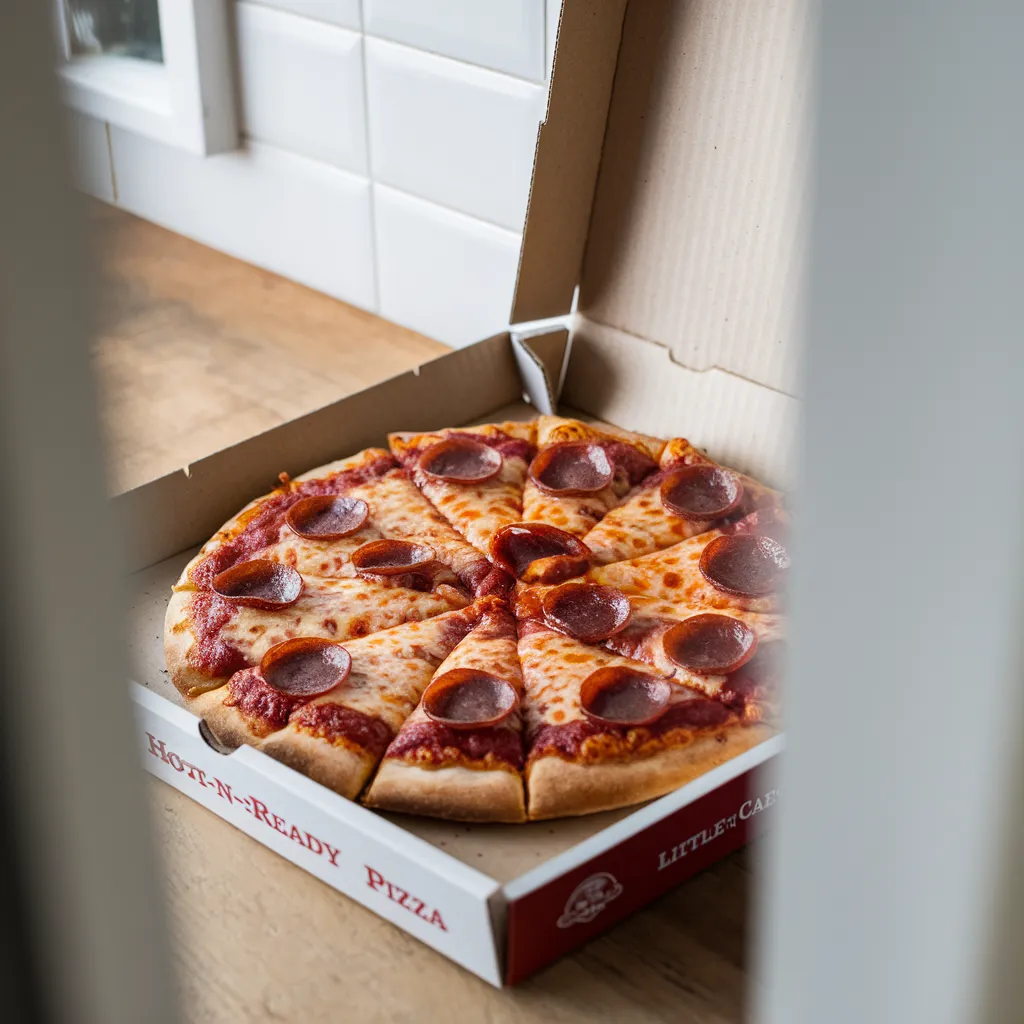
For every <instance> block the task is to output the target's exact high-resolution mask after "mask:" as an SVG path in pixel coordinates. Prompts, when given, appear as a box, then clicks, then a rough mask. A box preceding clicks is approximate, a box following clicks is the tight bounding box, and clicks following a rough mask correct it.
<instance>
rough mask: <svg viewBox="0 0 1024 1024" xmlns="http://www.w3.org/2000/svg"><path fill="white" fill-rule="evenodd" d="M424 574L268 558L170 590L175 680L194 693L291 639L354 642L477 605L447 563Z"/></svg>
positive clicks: (170, 659)
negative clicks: (313, 569)
mask: <svg viewBox="0 0 1024 1024" xmlns="http://www.w3.org/2000/svg"><path fill="white" fill-rule="evenodd" d="M380 543H384V544H387V543H389V542H380ZM394 543H397V542H394ZM390 568H394V566H392V567H390ZM423 572H424V575H423V576H421V577H417V576H413V575H411V574H408V573H407V574H405V575H392V576H387V575H380V576H378V577H377V578H376V579H373V578H362V577H349V578H342V579H325V578H322V577H317V576H306V577H303V576H302V575H301V574H300V573H299V572H297V571H296V570H295V569H293V568H292V567H291V566H289V565H285V564H283V563H281V562H271V561H267V560H265V559H262V558H256V559H250V560H248V561H245V562H239V563H237V564H235V565H233V566H232V567H231V568H230V569H227V570H225V571H224V572H222V573H219V574H218V575H217V576H216V577H214V581H213V583H212V584H211V589H208V590H200V589H197V588H195V587H194V586H193V587H190V586H186V587H185V588H184V589H177V590H175V592H174V593H173V594H172V595H171V600H170V603H169V604H168V606H167V614H166V618H165V620H164V651H165V655H166V660H167V667H168V670H169V672H170V676H171V681H172V682H173V683H174V685H175V686H176V687H177V688H178V690H179V691H180V692H181V693H182V694H183V695H184V696H192V695H195V694H197V693H201V692H202V691H204V690H209V689H212V688H214V687H218V686H221V685H222V684H223V683H224V682H225V681H226V680H227V679H228V677H229V676H231V675H232V674H233V673H234V672H237V671H239V670H240V669H243V668H246V667H249V666H253V665H258V664H259V663H260V659H261V658H262V657H263V656H264V654H266V652H267V651H268V650H269V649H270V648H271V647H272V646H274V645H275V644H278V643H281V642H282V641H284V640H288V639H291V638H293V637H302V636H305V637H320V638H323V639H325V640H339V641H340V640H350V639H353V638H356V637H362V636H366V635H367V634H369V633H374V632H376V631H377V630H381V629H387V628H388V627H390V626H397V625H400V624H401V623H404V622H412V621H417V620H420V619H426V618H429V617H430V616H432V615H439V614H441V613H442V612H448V611H452V610H454V609H457V608H463V607H465V606H466V605H468V604H469V603H470V600H471V599H470V597H469V595H468V594H467V593H466V591H465V589H464V588H463V587H462V586H461V585H460V584H459V581H458V580H457V578H456V577H455V575H454V573H452V572H451V570H450V569H447V567H439V566H438V565H437V564H436V563H435V564H431V565H427V566H424V567H423ZM403 582H404V583H412V584H414V585H415V586H404V585H402V583H403Z"/></svg>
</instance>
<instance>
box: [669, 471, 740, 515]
mask: <svg viewBox="0 0 1024 1024" xmlns="http://www.w3.org/2000/svg"><path fill="white" fill-rule="evenodd" d="M742 497H743V485H742V484H741V483H740V481H739V479H738V478H737V477H736V475H735V474H734V473H730V472H729V471H728V470H727V469H722V467H721V466H709V465H707V464H705V463H697V464H695V465H692V466H681V467H680V468H679V469H674V470H673V471H672V472H671V473H669V475H668V476H667V477H665V479H664V481H663V482H662V485H661V504H662V506H663V507H664V508H665V510H666V511H667V512H670V513H672V515H674V516H682V517H683V518H684V519H696V520H709V519H721V518H722V516H727V515H728V514H729V513H730V512H732V511H734V510H735V509H736V506H737V505H739V503H740V499H741V498H742Z"/></svg>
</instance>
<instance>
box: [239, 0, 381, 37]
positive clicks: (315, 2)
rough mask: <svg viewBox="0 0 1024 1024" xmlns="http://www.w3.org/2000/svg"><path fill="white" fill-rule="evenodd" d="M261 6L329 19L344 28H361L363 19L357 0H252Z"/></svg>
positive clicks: (322, 19) (316, 19)
mask: <svg viewBox="0 0 1024 1024" xmlns="http://www.w3.org/2000/svg"><path fill="white" fill-rule="evenodd" d="M253 2H254V3H258V4H260V5H261V6H263V7H276V8H277V9H278V10H279V11H291V13H292V14H301V15H302V16H303V17H304V18H313V19H314V20H315V21H329V22H331V24H332V25H341V26H343V27H344V28H354V29H356V30H357V31H358V30H359V29H360V28H362V22H363V19H362V17H361V15H360V11H359V0H253Z"/></svg>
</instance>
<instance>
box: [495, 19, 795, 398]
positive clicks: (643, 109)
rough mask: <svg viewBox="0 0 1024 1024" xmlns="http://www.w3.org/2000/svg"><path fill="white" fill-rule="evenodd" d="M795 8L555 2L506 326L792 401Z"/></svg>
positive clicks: (793, 390)
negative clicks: (761, 388) (560, 325)
mask: <svg viewBox="0 0 1024 1024" xmlns="http://www.w3.org/2000/svg"><path fill="white" fill-rule="evenodd" d="M813 26H814V18H813V16H812V8H811V4H810V2H809V0H780V2H778V3H772V4H759V3H750V2H749V0H689V2H687V3H678V2H676V0H630V2H628V4H627V3H625V2H624V0H565V2H564V6H563V10H562V23H561V29H560V32H559V41H558V47H557V50H556V54H555V64H554V69H553V73H552V81H551V94H550V97H549V105H548V117H547V120H546V121H545V123H544V124H543V125H542V126H541V130H540V133H539V137H538V145H537V152H536V159H535V165H534V178H533V188H532V193H531V198H530V206H529V212H528V215H527V220H526V227H525V230H524V234H523V245H522V251H521V255H520V268H519V279H518V283H517V289H516V296H515V301H514V304H513V308H512V323H513V324H515V323H521V322H524V321H527V320H532V319H540V318H545V317H551V316H559V315H563V314H565V313H567V312H569V310H570V308H571V304H572V298H573V292H574V289H575V288H576V286H577V285H578V286H579V303H578V311H579V314H580V315H581V317H583V318H585V319H586V320H590V321H593V322H595V323H597V324H602V325H607V326H610V327H614V328H617V329H619V330H621V331H623V332H624V333H625V334H626V335H629V336H631V337H636V338H642V339H645V340H649V341H653V342H657V343H658V344H661V345H664V346H665V347H667V348H668V349H669V350H670V351H671V353H672V356H673V358H674V359H675V361H676V362H678V363H679V364H681V365H683V366H687V367H689V368H691V369H693V370H698V371H705V370H711V369H714V368H720V369H722V370H726V371H729V372H731V373H734V374H737V375H739V376H742V377H745V378H747V379H749V380H751V381H756V382H758V383H761V384H764V385H767V386H768V387H770V388H773V389H775V390H778V391H783V392H786V393H788V394H795V393H796V380H797V374H798V363H799V345H798V333H799V311H800V303H801V292H802V277H803V264H802V261H803V252H804V245H803V208H804V197H805V193H806V189H807V184H806V183H807V177H808V175H807V164H808V160H807V135H808V132H807V125H808V107H809V100H808V97H809V90H810V81H811V70H812V60H811V53H812V50H811V46H810V41H811V39H812V36H813Z"/></svg>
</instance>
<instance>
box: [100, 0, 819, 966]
mask: <svg viewBox="0 0 1024 1024" xmlns="http://www.w3.org/2000/svg"><path fill="white" fill-rule="evenodd" d="M768 6H769V5H754V6H753V8H752V6H751V5H744V4H740V3H739V2H738V0H737V2H732V0H699V2H697V3H694V4H687V5H676V4H672V3H670V2H667V0H666V2H660V0H658V2H655V0H633V2H631V3H627V2H626V0H565V3H564V6H563V11H562V22H561V29H560V34H559V42H558V47H557V52H556V58H555V65H554V72H553V74H552V84H551V89H550V94H549V101H548V111H547V117H546V120H545V122H544V123H543V124H542V126H541V130H540V132H539V138H538V147H537V154H536V161H535V169H534V179H533V186H532V193H531V201H530V207H529V213H528V216H527V222H526V227H525V230H524V235H523V245H522V253H521V261H520V270H519V280H518V284H517V289H516V293H515V298H514V304H513V311H512V318H511V319H512V322H513V323H514V324H517V325H519V326H517V327H516V328H514V329H513V331H512V332H511V333H508V334H501V335H497V336H495V337H492V338H488V339H485V340H483V341H481V342H479V343H477V344H475V345H472V346H470V347H468V348H464V349H461V350H458V351H455V352H452V353H450V354H448V355H445V356H443V357H441V358H439V359H436V360H433V361H431V362H429V363H426V364H424V365H423V366H421V367H419V368H417V369H416V370H413V371H409V372H407V373H404V374H401V375H399V376H397V377H394V378H392V379H390V380H387V381H385V382H383V383H381V384H378V385H377V386H375V387H372V388H369V389H367V390H365V391H361V392H359V393H357V394H354V395H350V396H348V397H346V398H343V399H341V400H339V401H337V402H335V403H333V404H331V405H328V406H325V407H324V408H321V409H319V410H317V411H315V412H312V413H309V414H308V415H305V416H302V417H299V418H298V419H295V420H292V421H291V422H289V423H286V424H284V425H282V426H280V427H277V428H275V429H273V430H270V431H267V432H266V433H263V434H260V435H258V436H256V437H253V438H250V439H249V440H247V441H244V442H241V443H239V444H237V445H234V446H232V447H230V448H227V449H224V450H223V451H220V452H217V453H215V454H214V455H211V456H209V457H208V458H205V459H203V460H201V461H199V462H197V463H195V464H193V465H191V466H189V467H187V468H186V469H184V470H181V471H179V472H175V473H171V474H168V475H167V476H165V477H162V478H160V479H158V480H154V481H152V482H151V483H148V484H146V485H144V486H142V487H138V488H135V489H134V490H131V491H128V492H126V493H125V494H122V495H120V496H118V498H116V499H115V506H116V509H117V512H118V514H119V516H120V517H121V521H122V522H123V524H124V533H125V536H126V537H127V548H128V557H129V561H130V568H131V570H132V573H133V575H132V583H133V590H132V593H133V600H132V630H131V653H132V664H133V676H134V682H133V683H132V695H133V699H134V702H135V707H136V711H137V715H136V722H137V738H138V743H139V749H140V752H141V756H142V760H143V763H144V765H145V767H146V768H147V769H148V770H149V771H150V772H151V773H152V774H154V775H155V776H157V777H158V778H161V779H163V780H164V781H166V782H167V783H169V784H170V785H172V786H174V787H175V788H177V789H179V790H180V791H181V792H183V793H186V794H187V795H189V796H190V797H192V798H193V799H194V800H196V801H198V802H199V803H201V804H203V805H204V806H205V807H207V808H208V809H209V810H211V811H213V812H214V813H215V814H217V815H218V816H220V817H222V818H224V819H225V820H226V821H229V822H231V823H232V824H233V825H235V826H236V827H238V828H240V829H241V830H243V831H244V832H246V833H247V834H249V835H250V836H252V837H253V838H254V839H256V840H258V841H259V842H261V843H263V844H264V845H266V846H268V847H270V848H271V849H273V850H275V851H277V852H278V853H280V854H281V855H282V856H284V857H286V858H287V859H288V860H290V861H292V862H293V863H295V864H297V865H298V866H300V867H302V868H303V869H305V870H307V871H309V872H310V873H312V874H314V875H316V876H317V877H318V878H320V879H322V880H323V881H324V882H326V883H327V884H328V885H330V886H332V887H333V888H335V889H338V890H339V891H341V892H344V893H346V894H347V895H349V896H351V897H352V898H354V899H356V900H358V901H359V902H360V903H362V904H363V905H365V906H366V907H368V908H370V909H371V910H373V911H374V912H375V913H377V914H379V915H380V916H382V917H385V918H386V919H388V920H389V921H391V922H392V923H394V924H396V925H397V926H398V927H400V928H402V929H404V930H405V931H406V932H408V933H409V934H411V935H414V936H415V937H417V938H418V939H420V940H421V941H423V942H425V943H427V944H428V945H430V946H432V947H433V948H434V949H436V950H438V951H439V952H441V953H442V954H444V955H445V956H448V957H450V958H451V959H452V960H455V961H456V962H458V963H460V964H462V965H463V966H465V967H466V968H468V969H469V970H471V971H473V972H474V973H475V974H477V975H479V976H480V977H481V978H484V979H485V980H486V981H488V982H490V983H491V984H493V985H498V986H500V985H503V984H514V983H516V982H518V981H520V980H521V979H523V978H524V977H526V976H527V975H529V974H530V973H532V972H533V971H535V970H537V969H539V968H540V967H542V966H544V965H545V964H547V963H549V962H551V961H552V960H554V959H556V958H557V957H559V956H561V955H562V954H564V953H566V952H568V951H569V950H571V949H573V948H574V947H576V946H578V945H580V944H581V943H583V942H585V941H587V940H588V939H590V938H591V937H593V936H594V935H596V934H597V933H599V932H601V931H603V930H604V929H606V928H608V927H609V926H611V925H612V924H614V923H615V922H616V921H618V920H620V919H621V918H623V917H624V916H626V915H627V914H629V913H631V912H632V911H634V910H636V909H637V908H639V907H641V906H643V905H644V904H645V903H647V902H649V901H650V900H651V899H653V898H654V897H655V896H657V895H658V894H660V893H662V892H664V891H666V890H667V889H669V888H671V887H672V886H675V885H677V884H678V883H679V882H681V881H682V880H684V879H686V878H688V877H690V876H691V875H693V874H694V873H695V872H697V871H700V870H701V869H703V868H704V867H706V866H708V865H709V864H711V863H713V862H714V861H716V860H718V859H719V858H721V857H723V856H725V855H726V854H728V853H729V852H731V851H732V850H734V849H736V848H737V847H739V846H740V845H742V844H744V843H746V842H747V841H749V840H750V839H751V838H752V837H753V836H755V835H756V834H758V833H759V832H760V831H761V830H763V829H764V828H765V827H767V826H768V825H769V824H770V821H771V818H772V816H773V814H774V813H775V812H774V807H775V804H776V796H777V790H776V786H775V783H774V766H773V762H774V759H775V758H776V755H777V754H778V753H779V751H780V749H781V746H782V739H781V737H776V738H773V739H771V740H769V741H767V742H765V743H762V744H761V745H760V746H758V747H755V748H753V749H752V750H749V751H747V752H746V753H745V754H743V755H741V756H740V757H738V758H735V759H734V760H732V761H730V762H728V763H726V764H724V765H722V766H720V767H719V768H717V769H715V770H714V771H712V772H710V773H708V774H706V775H704V776H702V777H700V778H698V779H696V780H694V781H693V782H691V783H689V784H688V785H686V786H684V787H682V788H681V789H679V790H677V791H676V792H674V793H671V794H669V795H667V796H665V797H663V798H661V799H659V800H655V801H652V802H650V803H648V804H646V805H643V806H641V807H639V808H630V809H626V810H622V811H616V812H609V813H605V814H599V815H592V816H589V817H583V818H577V819H563V820H558V821H544V822H535V823H527V824H524V825H498V826H483V825H480V826H467V825H458V824H455V823H451V822H442V821H433V820H427V819H417V818H413V817H407V816H401V815H391V814H384V813H380V812H376V811H371V810H368V809H366V808H364V807H362V806H361V805H359V804H357V803H352V802H350V801H347V800H345V799H343V798H341V797H339V796H337V795H336V794H334V793H333V792H331V791H329V790H327V789H326V788H324V787H322V786H320V785H318V784H316V783H314V782H312V781H311V780H309V779H307V778H306V777H304V776H302V775H300V774H298V773H296V772H294V771H292V770H291V769H289V768H287V767H285V766H284V765H282V764H280V763H278V762H276V761H274V760H272V759H270V758H269V757H267V756H266V755H264V754H262V753H260V752H259V751H257V750H255V749H252V748H249V747H243V748H241V749H238V750H233V751H227V750H225V749H223V748H221V747H219V746H218V745H217V744H216V742H215V741H213V740H212V737H210V736H209V733H208V732H207V731H206V729H205V726H203V725H202V724H201V723H200V721H199V719H197V718H196V717H195V716H193V715H192V714H191V713H190V712H189V711H187V710H186V709H185V708H184V707H183V706H182V703H181V701H180V699H179V698H178V696H177V693H176V691H175V690H174V687H173V686H172V685H171V684H170V682H169V681H168V679H167V674H166V670H165V667H164V663H163V642H162V632H163V630H162V625H163V615H164V610H165V607H166V602H167V599H168V595H169V593H170V585H171V583H172V582H173V581H174V580H175V579H176V577H177V576H178V574H179V572H180V570H181V568H182V567H183V566H184V564H185V563H186V561H187V560H188V559H189V558H190V557H191V555H192V554H193V553H194V551H195V550H196V548H197V547H198V546H199V545H200V544H201V543H202V542H203V541H205V540H206V539H207V538H208V537H209V536H211V535H212V534H213V533H214V532H215V531H216V529H217V528H218V527H219V526H220V525H221V523H223V522H224V521H225V520H227V519H228V518H229V517H230V516H231V515H233V514H234V513H235V512H236V511H237V510H238V509H239V508H241V507H242V506H243V505H244V504H246V503H247V502H248V501H249V500H250V499H251V498H252V497H253V496H254V495H256V494H260V493H264V492H266V491H267V490H269V489H270V488H271V487H272V486H273V483H274V481H275V480H276V478H277V474H278V473H279V472H281V471H286V472H288V473H291V474H293V475H295V474H298V473H301V472H302V471H304V470H306V469H309V468H311V467H314V466H317V465H321V464H323V463H326V462H329V461H331V460H333V459H336V458H339V457H342V456H344V455H347V454H351V453H353V452H356V451H358V450H360V449H362V448H365V447H367V446H370V445H381V444H383V443H384V439H385V435H386V434H387V433H388V432H389V431H392V430H421V429H422V430H427V429H435V428H438V427H443V426H456V425H459V424H470V423H474V422H486V421H488V420H494V419H504V418H509V417H518V416H530V415H535V414H536V413H537V412H538V411H539V412H552V411H556V409H558V410H563V411H568V412H570V413H571V414H572V415H577V416H581V417H584V418H589V419H596V420H601V421H604V422H609V423H614V424H616V425H619V426H621V427H625V428H628V429H632V430H638V431H643V432H646V433H652V434H659V435H662V436H666V437H667V436H687V437H689V438H690V439H691V440H693V441H694V442H695V443H697V444H699V445H700V446H702V447H703V448H705V449H707V450H708V452H709V453H710V454H711V455H712V456H713V457H715V458H717V459H720V460H721V461H723V462H725V463H727V464H730V465H732V466H734V467H736V468H738V469H741V470H744V471H747V472H751V473H753V474H755V475H757V476H759V477H761V478H762V479H764V480H765V481H767V482H769V483H773V484H775V485H778V486H785V484H786V483H787V481H788V471H789V465H790V457H791V441H790V439H791V434H792V428H793V423H794V419H795V411H796V400H795V398H794V397H793V395H792V390H793V388H792V376H793V365H794V363H795V358H794V354H793V353H794V346H793V343H792V337H793V335H794V333H795V330H794V323H795V313H794V311H795V309H796V308H797V304H796V300H795V295H796V291H797V285H796V284H795V283H794V280H793V278H794V277H795V276H797V275H795V273H794V270H795V268H796V267H797V265H798V260H797V258H796V256H797V254H798V253H799V251H800V246H799V237H798V230H799V218H798V217H796V215H795V213H796V209H797V208H798V202H797V199H798V196H799V184H798V182H796V183H795V182H794V180H793V179H794V178H795V177H798V171H799V168H800V166H801V149H800V124H799V122H800V116H801V113H800V112H801V109H802V106H801V104H802V83H803V79H802V78H801V75H800V68H802V67H803V66H804V64H802V63H801V62H802V61H803V57H802V54H803V42H802V36H803V17H802V7H801V6H800V5H799V4H797V3H796V2H795V0H786V2H784V3H783V4H781V5H771V9H770V10H769V9H768ZM683 8H685V9H683ZM755 57H756V60H755ZM684 58H685V59H684ZM741 72H742V73H741ZM719 149H721V150H724V152H723V154H722V155H721V157H719V155H718V153H719ZM794 197H796V198H794ZM554 318H558V319H554ZM538 321H540V323H538Z"/></svg>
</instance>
